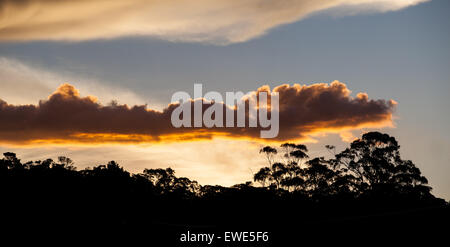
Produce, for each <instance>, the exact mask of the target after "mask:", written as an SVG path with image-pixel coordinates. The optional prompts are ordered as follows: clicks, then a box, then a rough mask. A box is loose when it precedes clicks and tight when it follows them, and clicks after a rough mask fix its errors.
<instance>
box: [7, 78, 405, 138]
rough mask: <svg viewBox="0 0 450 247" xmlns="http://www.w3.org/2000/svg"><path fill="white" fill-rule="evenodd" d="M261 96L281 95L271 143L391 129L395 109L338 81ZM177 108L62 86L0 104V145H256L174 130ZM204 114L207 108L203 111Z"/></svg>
mask: <svg viewBox="0 0 450 247" xmlns="http://www.w3.org/2000/svg"><path fill="white" fill-rule="evenodd" d="M263 91H264V92H269V93H270V92H278V93H279V98H280V108H279V116H280V125H279V126H280V132H279V135H278V137H277V138H276V139H274V140H275V141H285V140H298V139H305V138H308V137H309V136H311V135H314V134H317V133H319V134H323V133H339V132H341V131H349V130H352V129H360V128H366V127H367V128H371V127H385V126H392V113H393V110H394V108H395V105H396V102H395V101H393V100H388V101H386V100H372V99H369V98H368V95H367V94H365V93H359V94H357V96H356V97H351V96H350V93H351V92H350V90H349V89H347V87H346V85H345V84H344V83H341V82H338V81H334V82H332V83H331V84H326V83H317V84H312V85H299V84H294V85H293V86H290V85H287V84H285V85H281V86H278V87H275V88H274V89H273V90H270V88H269V87H268V86H263V87H261V88H259V89H258V90H256V91H254V92H252V93H255V94H256V95H258V93H259V92H263ZM197 100H201V99H197ZM247 103H248V102H247ZM192 105H193V104H192ZM177 106H178V103H172V104H170V105H169V106H168V107H167V108H165V109H164V110H163V111H155V110H152V109H148V107H147V106H146V105H135V106H132V107H129V106H127V105H122V104H110V105H102V104H100V103H98V102H97V100H96V98H95V97H93V96H87V97H82V96H80V94H79V92H78V90H77V89H76V88H74V87H73V86H72V85H70V84H63V85H61V86H60V87H59V88H58V89H57V90H56V91H55V92H54V93H53V94H51V95H50V96H49V97H48V99H47V100H41V101H40V102H39V104H38V105H11V104H8V103H7V102H5V101H3V100H0V142H1V143H12V144H39V143H89V144H93V143H153V142H179V141H192V140H199V139H211V138H214V137H226V138H236V139H255V140H256V139H259V136H260V130H261V128H259V127H257V128H248V127H247V128H245V127H242V128H239V127H234V128H215V127H213V128H206V127H201V128H183V127H182V128H174V127H173V126H172V124H171V114H172V111H173V110H174V109H175V108H176V107H177ZM224 107H225V106H224ZM207 108H208V105H205V106H204V107H203V110H204V111H205V110H206V109H207ZM269 111H270V110H269ZM224 112H225V111H224ZM247 112H248V111H247ZM192 113H193V111H192ZM235 114H236V110H235ZM235 119H236V118H235ZM246 122H247V123H248V119H246ZM235 126H237V125H235ZM247 126H248V125H247ZM260 140H261V139H260ZM271 140H272V139H271Z"/></svg>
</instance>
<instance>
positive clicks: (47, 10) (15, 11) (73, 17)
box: [0, 0, 428, 43]
mask: <svg viewBox="0 0 450 247" xmlns="http://www.w3.org/2000/svg"><path fill="white" fill-rule="evenodd" d="M426 1H428V0H281V1H267V0H248V1H241V0H217V1H211V0H196V1H188V0H171V1H165V0H127V1H111V0H96V1H89V0H59V1H55V0H20V1H17V0H1V1H0V40H2V41H30V40H68V41H82V40H91V39H112V38H117V37H123V36H152V37H158V38H162V39H167V40H173V41H191V42H212V43H235V42H244V41H247V40H250V39H252V38H255V37H258V36H261V35H263V34H265V33H266V32H267V31H269V30H270V29H272V28H274V27H277V26H279V25H283V24H288V23H293V22H296V21H299V20H301V19H303V18H306V17H307V16H309V15H311V14H314V13H316V12H319V11H323V10H328V9H334V8H339V9H340V10H341V11H340V12H341V13H346V11H345V10H348V11H347V12H348V13H349V14H355V13H359V12H365V11H371V12H385V11H395V10H399V9H402V8H406V7H408V6H412V5H416V4H419V3H422V2H426Z"/></svg>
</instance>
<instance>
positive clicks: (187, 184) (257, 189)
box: [0, 132, 447, 229]
mask: <svg viewBox="0 0 450 247" xmlns="http://www.w3.org/2000/svg"><path fill="white" fill-rule="evenodd" d="M326 148H327V150H328V151H329V152H330V153H331V154H332V158H330V159H325V158H324V157H314V158H310V157H309V156H308V149H307V147H306V146H305V145H302V144H292V143H285V144H283V145H281V146H280V147H278V148H275V147H270V146H266V147H264V148H262V149H261V150H260V153H261V155H263V156H264V157H265V158H266V159H267V164H268V166H267V167H263V168H261V169H260V170H259V171H258V172H257V173H256V174H254V177H253V181H248V182H244V183H242V184H237V185H234V186H231V187H223V186H213V185H203V186H202V185H200V184H198V183H197V182H196V181H193V180H190V179H189V178H185V177H177V176H176V175H175V171H174V170H173V169H171V168H167V169H145V170H144V171H143V172H142V173H139V174H131V173H129V172H128V171H126V170H124V169H123V167H121V166H119V164H117V163H116V162H114V161H111V162H109V163H108V164H106V165H98V166H95V167H93V168H86V169H83V170H77V169H76V168H75V166H74V162H73V161H72V160H71V159H70V158H67V157H59V158H58V159H57V160H52V159H46V160H42V161H29V162H26V163H23V162H22V161H21V160H20V159H18V157H17V156H16V154H14V153H4V158H2V159H0V193H1V198H2V202H3V203H2V204H1V207H2V210H3V211H2V212H4V217H3V224H10V225H15V226H17V227H23V226H24V225H25V226H27V227H30V226H37V227H40V226H42V224H44V225H45V226H46V227H48V226H64V227H72V228H73V227H75V226H76V227H81V228H83V229H85V228H105V227H106V228H111V227H112V228H116V227H119V228H121V227H126V228H128V227H136V226H145V227H151V228H152V229H155V228H156V229H167V228H170V229H172V228H176V229H179V228H180V227H181V228H183V227H187V226H192V225H194V226H195V225H197V226H199V225H200V226H204V225H206V226H210V225H214V226H217V225H221V224H235V222H240V223H239V225H240V226H244V225H252V226H254V225H258V226H261V225H270V226H277V227H280V226H283V225H285V224H287V222H297V223H298V224H300V222H302V223H301V224H305V225H303V226H302V227H306V226H307V225H312V226H314V225H317V224H319V225H320V224H323V222H324V221H326V222H328V223H326V224H328V225H329V226H332V224H331V223H330V222H329V221H330V220H339V219H353V218H354V217H356V218H357V219H361V217H362V216H364V217H366V216H367V215H390V214H391V213H392V212H407V211H408V210H420V209H424V208H425V209H426V208H442V207H447V206H446V205H447V203H446V202H445V201H444V200H443V199H439V198H436V197H435V196H433V195H432V193H431V187H430V186H429V185H428V181H427V179H426V178H425V177H424V176H423V175H422V174H421V172H420V170H419V169H418V168H417V167H416V166H415V165H414V163H413V162H412V161H410V160H403V159H402V158H401V156H400V152H399V149H400V146H399V144H398V143H397V141H396V140H395V138H394V137H391V136H389V135H387V134H382V133H379V132H369V133H366V134H364V135H363V136H362V137H361V138H360V139H357V140H355V141H353V142H352V143H351V144H350V146H349V147H348V148H346V149H345V150H343V151H341V152H337V151H336V148H335V147H333V146H329V145H328V146H326ZM255 155H256V154H255ZM414 212H415V211H414ZM433 212H434V211H433ZM426 215H427V216H426V218H429V217H430V216H429V214H426ZM414 217H415V219H416V220H417V219H418V218H417V217H418V216H417V215H414ZM414 217H412V218H414ZM394 218H395V217H394ZM409 218H411V217H409V216H408V219H409ZM388 219H392V217H389V218H388ZM382 221H383V222H384V223H383V224H385V223H386V222H388V220H387V219H386V218H383V220H382ZM419 221H420V220H419ZM5 222H6V223H5ZM339 222H340V221H339ZM405 222H407V221H405ZM365 223H367V222H365ZM415 223H417V222H415ZM339 224H341V223H339ZM351 224H354V223H351ZM355 224H360V225H364V224H361V222H360V221H359V220H358V222H357V223H355ZM386 224H387V223H386ZM408 224H409V223H408ZM299 227H300V226H299ZM365 227H367V224H366V225H365ZM140 229H141V228H140ZM308 229H309V228H308Z"/></svg>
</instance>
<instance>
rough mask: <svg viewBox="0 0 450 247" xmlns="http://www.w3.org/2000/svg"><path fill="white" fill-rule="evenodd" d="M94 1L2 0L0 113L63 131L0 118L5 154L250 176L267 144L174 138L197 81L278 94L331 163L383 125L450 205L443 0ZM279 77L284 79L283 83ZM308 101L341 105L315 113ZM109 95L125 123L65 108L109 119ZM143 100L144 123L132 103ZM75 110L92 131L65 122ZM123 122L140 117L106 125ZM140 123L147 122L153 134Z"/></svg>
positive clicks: (203, 176)
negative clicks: (181, 94)
mask: <svg viewBox="0 0 450 247" xmlns="http://www.w3.org/2000/svg"><path fill="white" fill-rule="evenodd" d="M69 2H70V3H69ZM91 2H93V1H58V3H55V2H54V1H49V0H29V1H20V2H17V1H16V2H14V1H2V2H1V3H0V99H1V101H0V105H2V103H1V102H5V104H7V105H8V108H6V105H5V104H3V109H9V110H10V111H11V112H14V113H15V114H17V115H16V116H18V118H19V119H21V118H24V119H25V118H27V116H28V115H27V114H28V113H29V112H32V113H31V114H35V115H36V114H37V115H39V114H42V116H43V117H46V118H49V119H57V120H54V121H56V122H57V123H58V124H56V125H51V124H46V122H45V121H44V122H39V124H34V125H33V126H36V127H34V129H33V128H29V125H27V123H28V122H26V121H24V123H22V124H12V123H9V122H8V121H5V119H2V120H1V122H3V123H2V124H0V127H1V129H2V130H0V151H1V152H6V151H13V152H16V153H17V154H18V156H19V158H21V159H22V160H36V159H45V158H48V157H50V158H56V157H57V156H60V155H65V156H68V157H71V158H72V159H73V160H74V161H75V163H76V165H77V167H78V168H84V167H88V166H90V167H92V166H94V165H98V164H104V163H106V162H108V161H109V160H116V161H117V162H119V164H121V165H122V166H124V167H125V168H126V169H127V170H129V171H132V172H141V171H142V170H143V169H144V168H156V167H168V166H170V167H172V168H174V169H175V171H176V173H177V175H179V176H187V177H189V178H192V179H196V180H197V181H199V182H200V183H201V184H221V185H227V186H228V185H233V184H236V183H241V182H244V181H247V180H250V179H251V176H252V173H254V172H255V171H256V170H257V169H259V168H260V167H262V166H264V165H266V164H265V160H264V157H262V156H260V155H259V154H258V150H259V148H261V147H262V145H264V144H265V143H264V142H263V141H261V140H259V139H257V138H253V136H252V135H251V134H242V135H240V134H236V133H235V132H232V131H225V134H226V135H227V138H223V136H222V135H216V134H217V133H216V132H214V133H212V132H211V134H207V135H206V136H205V137H204V138H187V139H185V140H183V141H179V140H178V139H173V140H172V139H170V138H166V137H167V136H168V135H169V134H174V133H175V134H176V135H181V134H180V133H178V132H171V131H170V130H166V129H165V128H163V127H160V128H156V127H155V126H159V125H158V123H159V122H161V121H162V120H161V121H160V119H164V114H163V113H164V112H165V109H166V111H167V109H169V108H167V107H168V104H169V103H171V102H170V101H171V96H172V94H173V93H175V92H177V91H186V92H188V93H190V94H193V88H194V84H195V83H202V84H203V90H204V92H207V91H218V92H220V93H225V92H235V91H242V92H250V91H256V92H257V91H258V90H259V88H261V87H262V86H264V85H268V86H269V87H270V90H272V92H274V91H278V92H280V99H281V100H283V99H286V100H285V101H284V102H285V106H286V107H287V108H286V109H289V110H290V111H291V112H295V113H296V114H297V115H298V116H301V118H300V117H299V119H297V120H296V121H292V122H293V123H294V124H292V125H287V124H283V123H286V121H287V120H285V121H284V122H283V117H282V118H281V121H282V122H281V123H280V125H281V129H280V133H283V134H285V135H283V136H284V137H285V138H287V139H286V140H288V139H295V140H296V141H300V142H304V143H305V144H306V145H307V146H308V147H309V149H310V153H309V154H310V156H317V155H327V153H326V151H325V148H324V145H326V144H333V145H336V146H337V147H338V149H340V150H342V149H343V148H345V147H346V146H348V144H349V141H351V140H352V139H354V138H356V137H358V136H360V135H361V134H362V133H364V132H365V131H369V130H378V131H382V132H386V133H389V134H391V135H393V136H395V137H396V139H397V140H398V141H399V143H400V145H401V154H402V156H403V157H404V158H405V159H411V160H412V161H413V162H414V163H415V164H416V165H417V166H418V167H419V168H420V169H421V171H422V173H423V174H424V175H425V176H426V177H427V178H428V180H429V182H430V184H431V186H432V187H433V192H434V194H435V195H436V196H440V197H443V198H445V199H447V200H448V199H450V180H449V179H448V178H447V175H448V174H450V165H449V164H450V133H449V131H448V130H447V126H449V125H450V117H449V110H448V109H449V107H450V100H449V97H448V95H449V93H450V71H449V64H450V48H449V45H448V44H450V32H449V31H450V30H449V25H448V24H449V23H450V16H449V15H448V11H449V10H450V2H449V1H445V0H432V1H420V0H409V1H408V0H404V1H402V0H394V1H386V0H347V1H345V0H323V1H311V0H289V1H263V0H252V1H246V2H245V3H242V2H241V1H196V2H195V4H194V3H192V2H188V1H181V0H180V1H170V2H168V1H144V0H132V1H117V2H111V1H104V0H99V1H96V5H95V6H92V5H91V4H90V3H91ZM74 10H77V11H74ZM78 13H83V14H78ZM333 82H334V83H333ZM64 83H67V84H65V86H61V85H63V84H64ZM320 83H322V84H320ZM323 83H326V84H323ZM284 84H288V85H289V86H285V87H279V86H280V85H284ZM294 84H298V85H297V86H295V85H294ZM289 92H297V94H294V95H296V96H292V97H290V96H289V95H292V94H289ZM299 92H303V93H304V94H305V95H306V96H308V97H310V96H311V95H315V94H317V93H318V92H321V93H325V94H326V95H328V96H327V97H328V98H326V99H335V100H334V101H332V100H328V101H327V100H322V101H320V102H317V104H312V105H311V104H309V105H306V106H305V105H304V102H305V100H304V99H305V97H300V96H299V95H301V94H300V93H299ZM358 93H362V94H359V96H358ZM366 94H367V96H363V95H366ZM88 95H91V96H95V99H94V98H93V97H88ZM297 96H298V97H297ZM308 97H306V98H308ZM308 99H309V98H308ZM40 100H42V101H41V103H39V102H40ZM112 100H115V101H116V102H117V103H116V104H118V105H119V106H122V107H123V104H127V105H128V106H129V107H128V108H120V109H122V110H119V109H118V107H116V108H117V109H116V108H114V109H115V111H114V114H116V115H115V116H117V117H116V118H114V117H112V116H110V115H107V114H106V113H105V114H106V115H101V116H102V118H101V119H105V123H103V122H102V121H101V119H95V117H92V115H88V114H87V113H86V112H89V111H87V110H83V111H82V112H83V114H84V113H86V114H87V115H83V117H82V118H81V117H80V116H79V115H76V114H75V115H76V116H75V117H74V116H67V115H65V114H64V113H65V112H68V110H70V111H74V110H76V109H78V108H77V106H78V105H80V104H81V105H83V106H85V107H88V108H89V109H91V110H92V109H94V110H95V111H99V110H101V111H108V109H110V108H108V106H109V103H110V102H111V101H112ZM308 102H309V101H308ZM144 104H146V105H147V106H146V107H145V109H146V110H145V111H144V112H143V113H142V114H140V113H139V114H138V113H136V114H134V113H133V112H132V110H130V109H131V106H134V105H140V106H142V105H144ZM21 105H28V106H27V107H21ZM38 106H39V107H38ZM65 107H68V108H65ZM305 107H306V108H307V109H308V112H309V114H307V113H304V112H302V110H301V109H306V108H305ZM141 108H142V107H141ZM141 108H139V109H141ZM24 109H26V110H24ZM43 109H50V110H51V111H52V112H55V113H54V114H50V115H48V114H49V113H48V111H47V112H46V111H44V110H43ZM83 109H84V108H83ZM123 109H125V110H123ZM149 109H151V110H154V111H152V112H151V113H152V114H153V115H152V114H150V113H148V110H149ZM94 110H93V111H94ZM58 112H59V113H58ZM122 113H123V114H125V115H120V114H122ZM132 113H133V114H132ZM303 113H304V114H303ZM46 114H47V115H46ZM58 114H59V115H58ZM127 114H128V115H127ZM130 114H132V115H130ZM302 114H303V115H302ZM149 115H151V117H150V116H149ZM297 115H296V116H297ZM0 116H3V117H4V116H6V115H5V114H3V115H0ZM58 116H61V117H60V118H59V117H58ZM77 116H78V117H80V119H81V120H83V124H80V125H82V128H81V127H79V126H75V127H74V126H70V127H67V126H69V125H70V124H69V123H72V122H77V121H78V120H79V119H77V118H76V117H77ZM120 116H123V117H122V118H120V119H122V120H123V119H128V118H129V117H130V116H133V118H132V119H131V120H130V121H125V122H124V123H122V124H118V125H112V124H110V123H108V121H107V120H113V119H118V118H119V117H120ZM284 116H289V117H292V116H291V115H287V114H285V115H284ZM60 119H65V121H63V120H60ZM142 119H152V121H153V122H152V124H153V125H152V124H149V127H148V128H146V127H145V126H143V125H145V124H146V122H142ZM305 119H306V120H305ZM349 119H353V120H354V119H357V120H354V121H353V122H352V123H349V121H348V120H349ZM81 120H80V121H81ZM128 120H129V119H128ZM303 120H305V121H306V123H308V124H305V122H303ZM58 121H59V122H58ZM355 121H356V122H355ZM109 122H111V121H109ZM112 122H114V121H112ZM119 122H120V121H119ZM337 122H339V123H340V124H339V125H337V124H336V123H337ZM41 123H42V124H41ZM100 123H101V124H100ZM130 123H131V124H130ZM161 126H163V125H161ZM311 126H313V127H311ZM306 127H308V128H306ZM77 128H80V129H77ZM75 130H76V131H78V132H83V131H86V130H87V131H89V133H94V134H99V133H105V132H108V131H109V132H113V133H115V134H123V133H130V131H131V132H133V131H134V132H133V133H134V134H136V135H138V137H136V138H135V139H137V141H124V140H123V138H125V139H126V138H130V136H125V137H123V138H122V137H120V138H122V139H120V138H119V137H118V136H119V135H116V136H114V137H110V136H107V137H105V136H99V135H94V136H90V137H83V138H84V139H82V138H80V137H77V138H73V135H72V134H73V133H74V132H73V131H75ZM292 130H296V131H297V132H292ZM71 131H72V132H71ZM78 132H77V133H78ZM44 133H45V136H43V135H44ZM68 133H69V134H68ZM182 134H183V135H184V134H194V135H197V134H198V133H196V132H189V131H187V132H186V133H182ZM295 134H298V136H294V135H295ZM142 136H144V137H145V138H143V137H142ZM50 137H51V140H50V139H47V140H43V139H45V138H50ZM146 137H151V138H146ZM161 137H163V139H164V141H154V139H155V138H161ZM250 137H251V138H250ZM165 138H166V139H165ZM169 139H170V140H169Z"/></svg>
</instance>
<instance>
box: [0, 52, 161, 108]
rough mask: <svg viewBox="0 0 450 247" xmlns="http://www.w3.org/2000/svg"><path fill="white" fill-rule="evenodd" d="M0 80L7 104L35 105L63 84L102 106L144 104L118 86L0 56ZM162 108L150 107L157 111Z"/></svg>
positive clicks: (0, 94) (1, 90) (131, 92)
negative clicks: (116, 102) (76, 89)
mask: <svg viewBox="0 0 450 247" xmlns="http://www.w3.org/2000/svg"><path fill="white" fill-rule="evenodd" d="M0 78H1V83H0V98H1V99H3V100H5V101H7V102H8V103H10V104H33V103H36V102H38V101H39V100H40V99H45V98H46V97H47V96H48V95H50V94H51V93H52V92H53V91H54V90H55V88H57V87H58V86H59V85H60V84H61V83H64V82H71V83H73V84H74V85H76V87H77V88H78V89H80V90H81V91H83V92H84V93H86V94H92V95H95V96H96V97H97V98H98V99H99V101H100V102H102V103H108V102H110V101H111V100H115V99H120V102H121V103H124V104H129V105H136V104H145V103H146V101H145V100H144V99H143V98H142V97H140V96H139V95H137V94H136V93H135V92H133V91H131V90H129V89H126V88H123V87H121V86H114V85H111V83H107V82H103V81H102V80H99V79H96V78H90V77H86V76H83V75H75V74H73V73H69V72H66V71H52V70H48V69H45V68H42V67H39V66H37V65H34V64H31V63H24V62H22V61H19V60H17V59H13V58H9V57H0ZM163 106H164V105H162V104H158V105H151V107H157V108H158V109H162V108H163Z"/></svg>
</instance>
